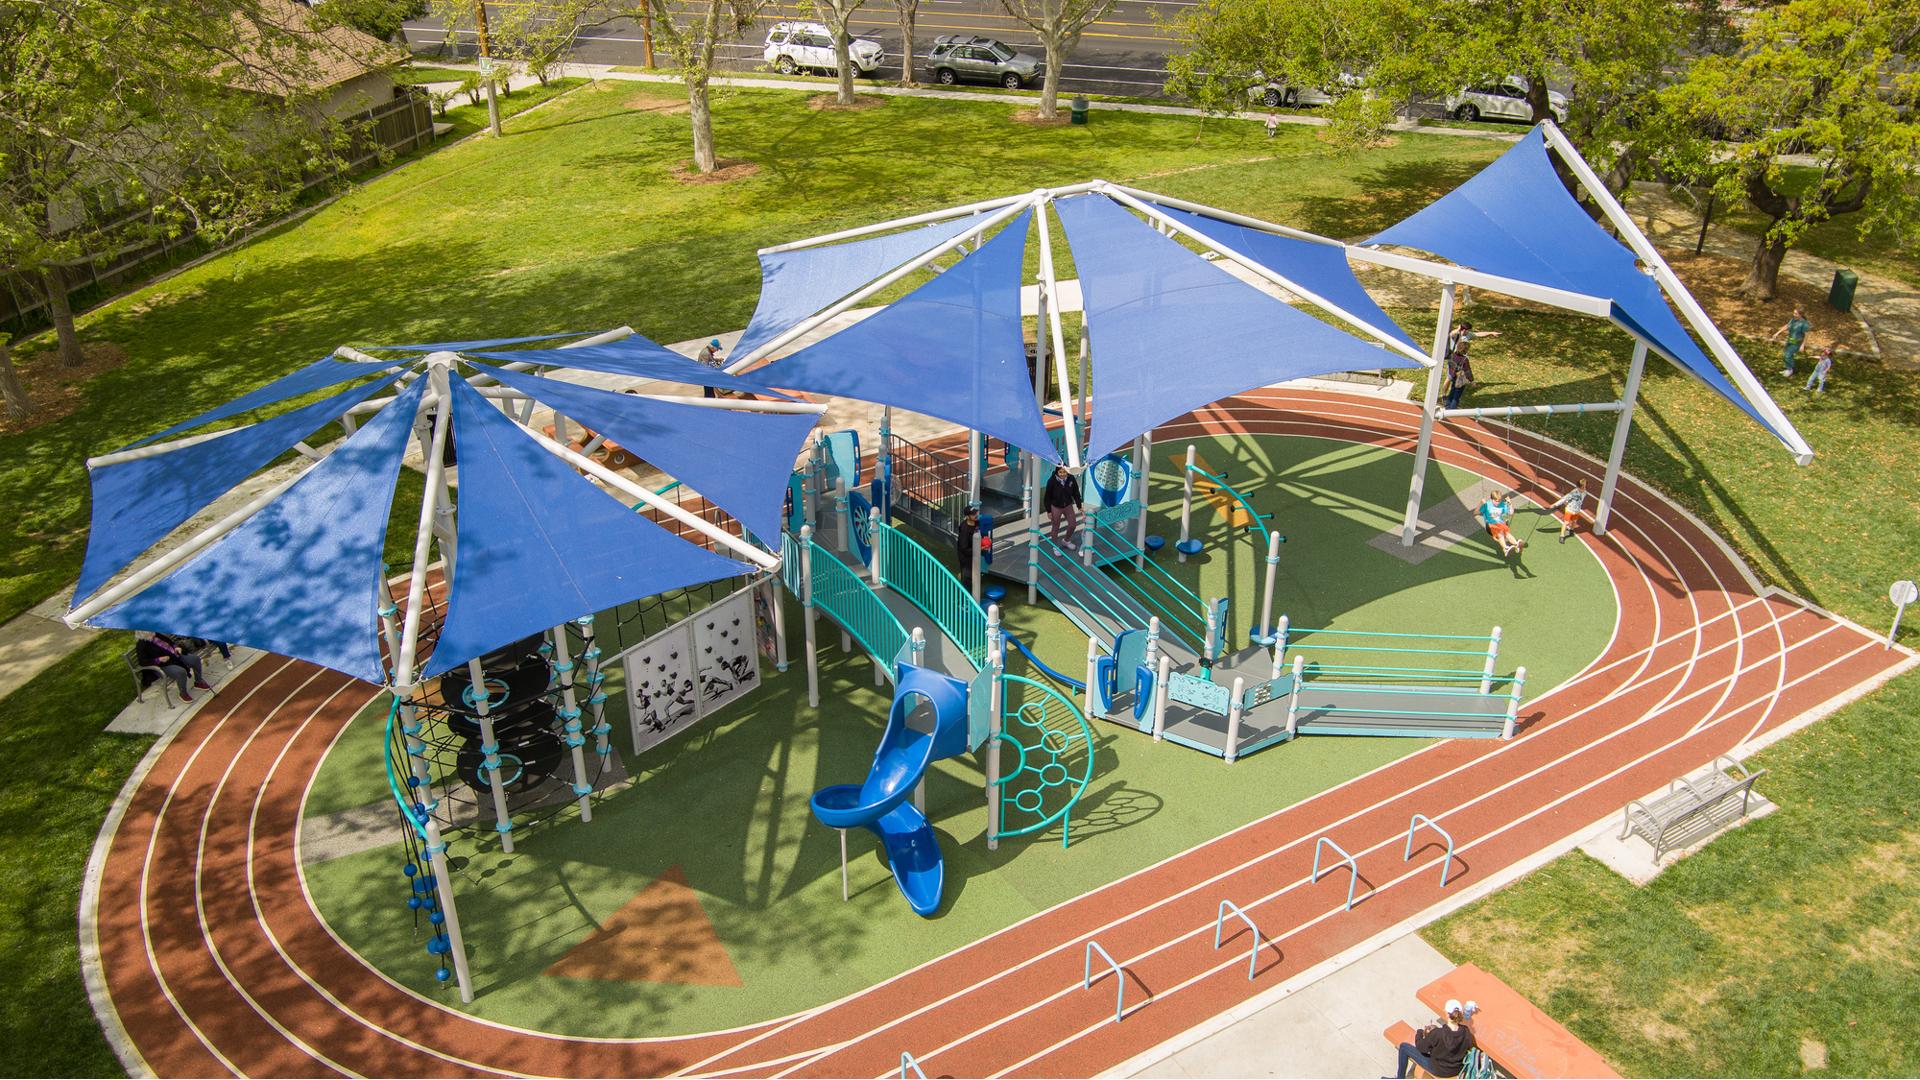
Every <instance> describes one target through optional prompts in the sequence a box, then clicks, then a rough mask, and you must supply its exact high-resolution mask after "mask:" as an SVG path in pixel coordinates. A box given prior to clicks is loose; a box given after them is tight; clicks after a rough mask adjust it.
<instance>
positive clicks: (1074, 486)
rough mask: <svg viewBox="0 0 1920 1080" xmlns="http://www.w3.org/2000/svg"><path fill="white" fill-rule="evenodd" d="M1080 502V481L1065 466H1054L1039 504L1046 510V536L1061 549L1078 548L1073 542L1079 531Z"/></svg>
mask: <svg viewBox="0 0 1920 1080" xmlns="http://www.w3.org/2000/svg"><path fill="white" fill-rule="evenodd" d="M1080 501H1081V496H1080V481H1079V480H1076V479H1075V478H1074V475H1073V474H1072V473H1070V472H1068V471H1067V467H1066V466H1065V465H1058V466H1055V467H1054V470H1053V476H1052V478H1050V479H1049V480H1048V481H1047V492H1046V497H1045V498H1044V499H1042V500H1041V502H1042V505H1044V506H1045V507H1046V508H1047V535H1048V536H1049V537H1051V538H1052V539H1053V542H1054V543H1056V544H1059V545H1060V546H1061V547H1063V548H1069V549H1071V548H1077V547H1079V546H1080V545H1079V543H1078V542H1076V541H1075V540H1074V535H1075V534H1077V533H1078V532H1079V531H1080Z"/></svg>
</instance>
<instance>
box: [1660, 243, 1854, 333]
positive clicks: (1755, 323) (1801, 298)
mask: <svg viewBox="0 0 1920 1080" xmlns="http://www.w3.org/2000/svg"><path fill="white" fill-rule="evenodd" d="M1662 254H1666V253H1664V252H1663V253H1662ZM1666 258H1667V263H1668V264H1669V265H1670V266H1672V267H1673V272H1674V273H1676V274H1678V275H1680V280H1681V281H1683V282H1685V283H1686V286H1687V291H1688V292H1690V293H1692V294H1693V297H1694V299H1696V300H1698V301H1700V306H1701V307H1703V308H1706V309H1707V315H1708V316H1710V317H1711V318H1712V319H1713V321H1714V324H1715V325H1717V326H1719V327H1720V330H1721V332H1722V333H1725V334H1726V335H1727V336H1729V337H1747V338H1762V339H1764V338H1766V337H1767V336H1769V335H1771V334H1772V333H1773V332H1774V331H1775V330H1778V329H1780V328H1781V327H1782V326H1785V325H1786V322H1787V320H1788V319H1789V318H1792V317H1793V305H1794V304H1796V303H1797V304H1800V305H1801V306H1802V307H1804V308H1806V311H1807V318H1808V319H1809V320H1811V321H1812V322H1813V329H1812V330H1811V331H1809V332H1808V334H1807V342H1806V344H1805V345H1804V346H1803V347H1802V348H1801V352H1802V353H1803V354H1804V355H1806V356H1808V357H1811V356H1813V355H1814V354H1816V353H1818V352H1819V351H1820V349H1821V348H1822V347H1823V346H1826V345H1828V344H1831V345H1833V346H1834V347H1835V348H1837V349H1840V350H1841V351H1843V352H1854V353H1860V354H1863V355H1868V356H1871V355H1872V354H1873V346H1872V345H1871V344H1870V343H1869V342H1868V340H1867V332H1866V331H1865V330H1864V329H1862V328H1861V326H1860V320H1858V319H1856V318H1854V317H1853V316H1852V315H1847V314H1842V313H1841V312H1838V311H1835V310H1833V309H1832V308H1830V307H1828V306H1827V293H1826V290H1825V289H1822V288H1820V287H1818V286H1814V285H1808V284H1806V283H1804V282H1800V281H1795V280H1793V279H1792V278H1789V277H1787V276H1786V275H1784V274H1783V275H1781V277H1780V295H1779V297H1777V298H1776V299H1773V300H1770V301H1768V302H1766V303H1764V304H1763V303H1757V302H1755V301H1753V300H1749V299H1747V298H1746V297H1744V296H1742V295H1740V291H1739V290H1740V283H1741V282H1742V281H1744V280H1746V277H1747V264H1746V263H1744V262H1741V261H1740V260H1738V259H1730V258H1728V257H1726V256H1725V255H1714V254H1711V253H1709V254H1703V255H1695V254H1693V253H1691V252H1685V253H1679V254H1666Z"/></svg>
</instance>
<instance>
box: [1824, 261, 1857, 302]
mask: <svg viewBox="0 0 1920 1080" xmlns="http://www.w3.org/2000/svg"><path fill="white" fill-rule="evenodd" d="M1859 287H1860V275H1859V274H1856V273H1854V272H1853V271H1851V270H1835V271H1834V272H1833V288H1831V289H1828V290H1827V303H1828V304H1829V305H1830V306H1832V308H1833V310H1835V311H1852V310H1853V290H1855V289H1857V288H1859Z"/></svg>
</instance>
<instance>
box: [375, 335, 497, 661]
mask: <svg viewBox="0 0 1920 1080" xmlns="http://www.w3.org/2000/svg"><path fill="white" fill-rule="evenodd" d="M447 369H448V358H446V357H441V356H435V357H434V358H433V359H432V361H431V366H430V367H429V369H428V371H429V374H428V389H429V390H432V391H433V392H434V394H435V396H437V397H438V398H439V399H440V401H441V403H442V404H441V407H440V408H439V409H438V410H437V411H435V413H434V415H433V437H432V438H431V439H430V440H428V442H429V446H428V448H427V480H426V485H425V487H426V495H425V497H424V498H422V499H421V500H420V521H419V524H418V526H417V527H416V529H415V532H414V537H413V571H412V573H411V574H410V575H409V576H408V578H407V606H406V610H405V612H404V613H403V614H402V616H401V618H402V623H401V629H400V656H399V659H397V660H396V661H394V665H393V670H394V676H393V677H394V692H395V693H400V692H402V691H405V692H406V693H407V694H408V695H409V696H411V695H412V693H413V689H414V681H413V679H414V671H415V663H414V659H415V657H416V656H417V655H418V649H419V647H420V616H421V614H422V609H423V608H424V607H425V604H426V593H427V553H428V551H429V550H430V549H431V547H432V544H433V527H434V524H435V522H436V521H437V520H438V518H439V512H440V501H441V499H442V498H444V497H445V494H444V493H445V486H444V484H443V481H444V480H445V478H446V473H447V465H446V461H447V456H446V449H447V435H448V433H449V432H450V431H451V430H452V429H453V424H452V422H451V421H452V416H453V410H451V409H449V408H447V407H446V402H447V401H448V400H449V395H448V390H447V385H448V383H447ZM451 565H452V564H451V562H449V563H448V566H449V567H451ZM483 689H484V688H483Z"/></svg>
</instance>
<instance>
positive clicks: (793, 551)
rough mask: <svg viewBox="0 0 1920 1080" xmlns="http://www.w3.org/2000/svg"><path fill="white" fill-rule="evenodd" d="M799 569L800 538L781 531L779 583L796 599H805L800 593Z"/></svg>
mask: <svg viewBox="0 0 1920 1080" xmlns="http://www.w3.org/2000/svg"><path fill="white" fill-rule="evenodd" d="M800 571H801V567H800V538H799V537H798V536H795V535H794V534H793V533H787V532H783V533H781V534H780V583H781V584H783V585H785V586H786V587H787V591H788V592H790V593H792V594H793V595H794V597H795V598H796V599H805V597H802V596H801V595H800V576H801V575H800Z"/></svg>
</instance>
